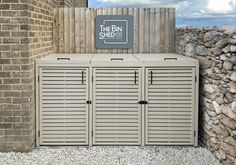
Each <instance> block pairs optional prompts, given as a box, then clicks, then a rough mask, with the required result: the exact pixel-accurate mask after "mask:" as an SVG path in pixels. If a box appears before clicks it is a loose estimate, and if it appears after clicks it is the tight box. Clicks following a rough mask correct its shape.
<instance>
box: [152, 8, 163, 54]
mask: <svg viewBox="0 0 236 165" xmlns="http://www.w3.org/2000/svg"><path fill="white" fill-rule="evenodd" d="M154 19H155V20H154V21H155V23H154V36H155V38H154V44H155V46H154V47H153V49H154V50H153V51H154V52H155V53H159V52H160V38H161V36H160V9H157V8H155V16H154Z"/></svg>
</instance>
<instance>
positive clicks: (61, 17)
mask: <svg viewBox="0 0 236 165" xmlns="http://www.w3.org/2000/svg"><path fill="white" fill-rule="evenodd" d="M58 14H59V21H58V22H59V25H58V27H59V53H65V49H64V45H65V42H64V8H59V13H58Z"/></svg>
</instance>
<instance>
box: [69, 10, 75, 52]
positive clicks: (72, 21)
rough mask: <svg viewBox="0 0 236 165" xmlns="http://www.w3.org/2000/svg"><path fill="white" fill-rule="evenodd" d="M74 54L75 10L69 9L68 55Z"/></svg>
mask: <svg viewBox="0 0 236 165" xmlns="http://www.w3.org/2000/svg"><path fill="white" fill-rule="evenodd" d="M74 52H75V8H71V9H70V53H74Z"/></svg>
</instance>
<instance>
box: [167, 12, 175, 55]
mask: <svg viewBox="0 0 236 165" xmlns="http://www.w3.org/2000/svg"><path fill="white" fill-rule="evenodd" d="M169 17H170V18H169V22H170V23H169V24H170V30H169V31H170V35H169V40H170V44H169V45H170V49H169V50H168V52H175V9H174V8H171V9H170V14H169Z"/></svg>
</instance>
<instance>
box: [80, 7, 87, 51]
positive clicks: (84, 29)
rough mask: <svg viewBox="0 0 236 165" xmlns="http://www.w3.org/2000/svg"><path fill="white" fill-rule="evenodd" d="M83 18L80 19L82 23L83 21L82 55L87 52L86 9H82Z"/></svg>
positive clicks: (81, 32)
mask: <svg viewBox="0 0 236 165" xmlns="http://www.w3.org/2000/svg"><path fill="white" fill-rule="evenodd" d="M80 11H81V17H80V21H81V25H82V26H81V31H80V34H81V39H80V48H81V53H85V52H86V50H85V49H86V48H85V44H86V43H85V42H86V40H85V38H86V20H85V19H86V17H85V8H81V9H80Z"/></svg>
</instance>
